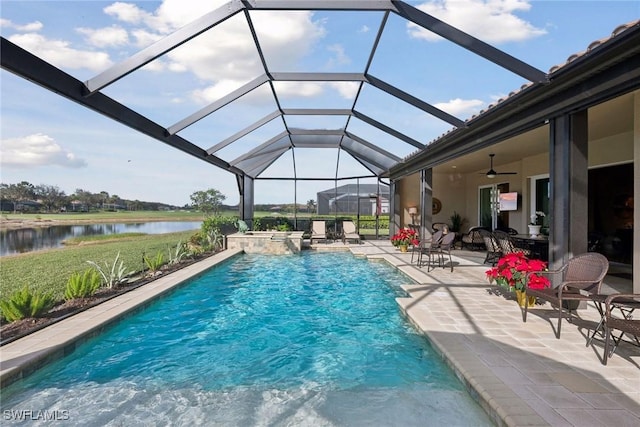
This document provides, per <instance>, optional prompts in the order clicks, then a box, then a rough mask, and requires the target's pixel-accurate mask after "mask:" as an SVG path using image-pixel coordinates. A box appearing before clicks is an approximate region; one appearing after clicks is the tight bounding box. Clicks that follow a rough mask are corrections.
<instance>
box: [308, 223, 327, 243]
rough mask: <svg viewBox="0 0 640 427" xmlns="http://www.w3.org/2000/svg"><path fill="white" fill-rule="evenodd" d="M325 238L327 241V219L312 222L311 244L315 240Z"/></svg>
mask: <svg viewBox="0 0 640 427" xmlns="http://www.w3.org/2000/svg"><path fill="white" fill-rule="evenodd" d="M314 240H316V241H318V240H323V241H324V242H325V243H326V242H327V223H326V222H325V221H312V222H311V244H312V245H313V241H314Z"/></svg>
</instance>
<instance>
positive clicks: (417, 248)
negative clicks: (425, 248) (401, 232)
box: [409, 224, 433, 264]
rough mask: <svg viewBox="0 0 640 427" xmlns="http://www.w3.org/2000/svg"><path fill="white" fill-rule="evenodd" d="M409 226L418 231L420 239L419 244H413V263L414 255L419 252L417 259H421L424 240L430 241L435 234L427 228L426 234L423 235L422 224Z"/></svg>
mask: <svg viewBox="0 0 640 427" xmlns="http://www.w3.org/2000/svg"><path fill="white" fill-rule="evenodd" d="M409 228H410V229H412V230H413V231H415V232H416V235H417V236H418V240H419V241H420V243H419V244H417V245H411V264H413V257H414V255H416V254H418V255H417V257H416V259H417V260H418V261H419V260H420V250H421V249H422V244H423V242H430V241H431V239H432V238H433V234H431V233H430V232H429V230H427V229H425V230H424V231H425V233H426V234H425V235H424V236H422V234H421V233H420V226H419V225H415V224H409Z"/></svg>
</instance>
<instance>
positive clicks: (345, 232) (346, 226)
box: [342, 221, 360, 244]
mask: <svg viewBox="0 0 640 427" xmlns="http://www.w3.org/2000/svg"><path fill="white" fill-rule="evenodd" d="M349 240H355V242H356V243H358V244H359V243H360V235H359V234H358V233H357V231H356V225H355V224H354V223H353V221H343V222H342V243H346V242H347V241H349Z"/></svg>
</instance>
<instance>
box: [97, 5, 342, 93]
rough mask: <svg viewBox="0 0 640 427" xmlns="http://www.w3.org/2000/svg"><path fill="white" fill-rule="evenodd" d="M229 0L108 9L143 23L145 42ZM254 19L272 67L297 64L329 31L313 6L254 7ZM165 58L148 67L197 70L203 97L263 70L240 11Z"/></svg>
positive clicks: (140, 32)
mask: <svg viewBox="0 0 640 427" xmlns="http://www.w3.org/2000/svg"><path fill="white" fill-rule="evenodd" d="M226 3H227V1H226V0H213V1H208V2H185V1H184V0H165V1H164V2H163V3H162V4H161V5H160V6H159V7H158V8H157V9H156V10H155V11H153V12H147V11H145V10H143V9H141V8H139V7H138V6H135V5H132V4H127V3H122V2H116V3H114V4H112V5H110V6H108V7H106V8H105V9H104V11H105V13H107V14H109V15H110V16H112V17H114V18H115V19H117V20H120V21H121V22H123V23H126V24H128V25H136V26H138V27H137V28H135V29H131V34H132V36H133V38H134V39H135V43H136V45H137V46H139V47H143V46H148V45H150V44H152V43H153V42H155V41H157V40H158V39H160V38H161V37H164V36H166V35H168V34H169V33H171V32H173V31H175V30H177V29H178V28H181V27H183V26H184V25H186V24H188V23H190V22H192V21H194V20H196V19H198V18H200V17H202V16H203V15H205V14H207V13H209V12H211V11H213V10H215V9H217V8H218V7H221V6H224V5H225V4H226ZM251 19H252V22H253V25H254V28H255V30H256V33H257V34H258V38H259V40H260V47H261V48H262V50H263V51H264V53H265V55H266V56H267V57H268V58H269V64H268V66H269V67H270V68H271V70H272V71H278V70H288V69H292V68H294V67H295V66H296V64H297V63H298V62H299V60H300V59H301V58H303V57H304V56H306V55H308V54H309V53H310V52H311V49H312V47H313V46H314V44H315V42H316V41H317V40H318V39H320V38H321V37H323V36H324V34H325V30H324V27H323V23H322V22H318V21H314V20H313V12H309V11H296V12H288V13H280V12H271V11H256V12H252V13H251ZM336 54H338V55H337V57H336V59H337V60H344V59H345V57H344V55H343V56H340V55H339V51H336ZM164 59H165V61H167V62H166V63H164V64H156V65H155V66H154V67H149V66H147V67H145V69H146V70H153V71H173V72H185V71H186V72H190V73H192V74H194V75H195V76H196V77H197V78H198V79H200V80H201V81H202V82H204V84H205V85H206V86H208V87H207V88H205V89H201V90H198V91H195V92H194V93H193V95H194V99H195V100H196V101H199V102H203V101H207V102H210V101H211V100H213V99H218V98H219V97H220V96H221V95H225V94H226V93H228V92H225V90H227V91H230V90H233V89H235V88H237V87H239V86H241V85H242V84H244V83H245V82H247V81H249V80H251V79H253V78H255V77H257V76H259V75H261V74H262V73H264V69H263V66H262V62H261V60H260V56H259V55H258V51H257V49H256V46H255V44H254V41H253V38H252V37H251V33H250V31H249V27H248V26H247V23H246V20H245V19H244V15H243V14H237V15H236V16H234V17H232V18H230V19H228V20H226V21H224V22H222V23H220V24H218V25H217V26H215V27H214V28H212V29H211V30H209V31H208V32H206V33H203V34H201V35H199V36H198V37H196V38H194V39H192V40H190V41H188V42H187V43H185V44H184V45H182V46H180V47H178V48H176V49H174V50H172V51H171V52H170V53H169V54H168V55H167V56H166V57H165V58H164ZM155 62H157V61H154V63H155ZM302 86H305V87H306V88H307V90H306V91H303V92H301V93H299V95H302V94H304V93H314V91H310V90H309V87H310V86H309V85H302Z"/></svg>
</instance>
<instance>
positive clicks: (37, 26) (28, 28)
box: [0, 19, 44, 32]
mask: <svg viewBox="0 0 640 427" xmlns="http://www.w3.org/2000/svg"><path fill="white" fill-rule="evenodd" d="M0 27H3V28H11V29H14V30H17V31H22V32H34V31H40V30H41V29H42V28H43V27H44V25H42V22H40V21H34V22H30V23H28V24H25V25H18V24H14V23H13V22H11V21H10V20H8V19H0Z"/></svg>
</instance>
